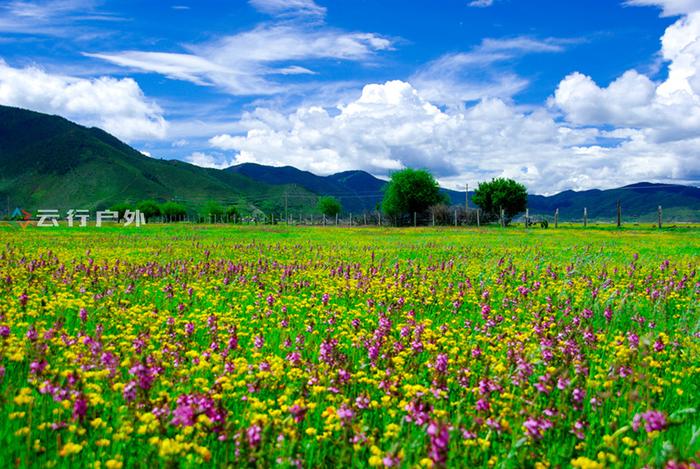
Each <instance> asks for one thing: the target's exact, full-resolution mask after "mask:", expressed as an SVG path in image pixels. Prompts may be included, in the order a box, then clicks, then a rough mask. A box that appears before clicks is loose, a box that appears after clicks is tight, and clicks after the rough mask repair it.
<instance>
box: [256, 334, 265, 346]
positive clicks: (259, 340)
mask: <svg viewBox="0 0 700 469" xmlns="http://www.w3.org/2000/svg"><path fill="white" fill-rule="evenodd" d="M253 344H254V345H255V348H257V349H261V348H263V347H264V346H265V338H264V337H263V336H261V335H256V336H255V339H254V341H253Z"/></svg>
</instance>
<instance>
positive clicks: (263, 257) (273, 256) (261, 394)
mask: <svg viewBox="0 0 700 469" xmlns="http://www.w3.org/2000/svg"><path fill="white" fill-rule="evenodd" d="M0 236H1V238H0V239H1V241H2V242H1V243H0V400H1V403H2V405H1V407H0V420H1V421H2V425H1V426H0V461H2V465H3V467H94V468H103V467H105V468H109V469H114V468H121V467H147V466H150V467H193V466H199V465H207V466H214V467H272V466H280V467H488V468H493V467H497V468H501V467H504V468H510V467H559V466H561V467H572V466H573V467H579V468H596V467H644V466H647V467H698V463H700V415H699V414H698V411H699V410H700V409H699V405H700V397H699V396H700V314H699V312H700V308H699V303H700V276H699V275H698V268H700V255H699V253H700V230H699V229H697V228H692V227H690V228H676V229H673V228H669V229H664V230H652V229H649V228H644V229H642V228H638V229H634V228H625V229H622V230H617V229H603V228H595V229H587V230H583V229H580V228H564V229H559V230H551V229H550V230H542V229H537V230H535V229H531V230H525V229H514V228H513V229H510V228H509V229H499V228H484V229H476V228H474V229H466V228H454V229H453V228H443V229H437V228H418V229H380V228H353V229H350V228H342V229H341V228H335V227H326V228H310V227H307V228H304V227H283V226H280V227H230V226H229V227H227V226H216V227H213V226H202V225H185V224H183V225H180V226H177V225H170V226H157V225H147V226H142V227H140V228H135V227H134V228H131V227H129V228H120V227H107V226H105V227H102V228H96V227H86V228H83V229H76V228H73V229H68V228H64V227H59V228H48V229H41V228H37V227H32V226H30V227H28V228H27V229H12V228H9V227H0Z"/></svg>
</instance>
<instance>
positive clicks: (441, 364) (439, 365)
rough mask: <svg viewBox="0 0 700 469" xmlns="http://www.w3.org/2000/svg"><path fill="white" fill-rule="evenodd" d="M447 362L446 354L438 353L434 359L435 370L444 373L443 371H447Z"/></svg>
mask: <svg viewBox="0 0 700 469" xmlns="http://www.w3.org/2000/svg"><path fill="white" fill-rule="evenodd" d="M448 362H449V360H448V358H447V354H445V353H440V354H438V356H437V358H436V359H435V371H437V372H438V373H440V374H444V373H445V372H447V365H448Z"/></svg>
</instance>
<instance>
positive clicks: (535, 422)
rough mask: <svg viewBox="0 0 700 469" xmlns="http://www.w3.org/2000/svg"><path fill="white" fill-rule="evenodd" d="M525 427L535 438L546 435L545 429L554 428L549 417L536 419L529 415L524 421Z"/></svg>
mask: <svg viewBox="0 0 700 469" xmlns="http://www.w3.org/2000/svg"><path fill="white" fill-rule="evenodd" d="M523 427H524V428H525V434H526V435H527V436H529V437H530V438H532V439H533V440H541V439H542V437H544V432H545V430H547V429H549V428H552V427H553V424H552V422H551V421H549V420H547V419H536V418H533V417H529V418H528V419H527V420H525V423H523Z"/></svg>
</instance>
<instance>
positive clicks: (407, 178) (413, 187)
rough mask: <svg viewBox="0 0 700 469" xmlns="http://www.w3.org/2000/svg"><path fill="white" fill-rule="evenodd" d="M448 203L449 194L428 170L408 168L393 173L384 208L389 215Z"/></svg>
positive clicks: (383, 201)
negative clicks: (442, 190) (442, 191)
mask: <svg viewBox="0 0 700 469" xmlns="http://www.w3.org/2000/svg"><path fill="white" fill-rule="evenodd" d="M439 203H448V200H447V196H446V195H444V194H443V193H441V192H440V186H439V185H438V183H437V181H436V180H435V178H434V177H433V175H432V174H430V173H429V172H428V171H426V170H424V169H411V168H406V169H403V170H401V171H397V172H395V173H394V174H392V175H391V181H389V185H388V186H387V187H386V189H385V191H384V199H383V200H382V210H383V211H384V213H386V214H387V215H389V216H393V217H400V216H401V215H405V214H411V213H414V212H423V211H425V210H427V209H428V208H429V207H431V206H433V205H436V204H439Z"/></svg>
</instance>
